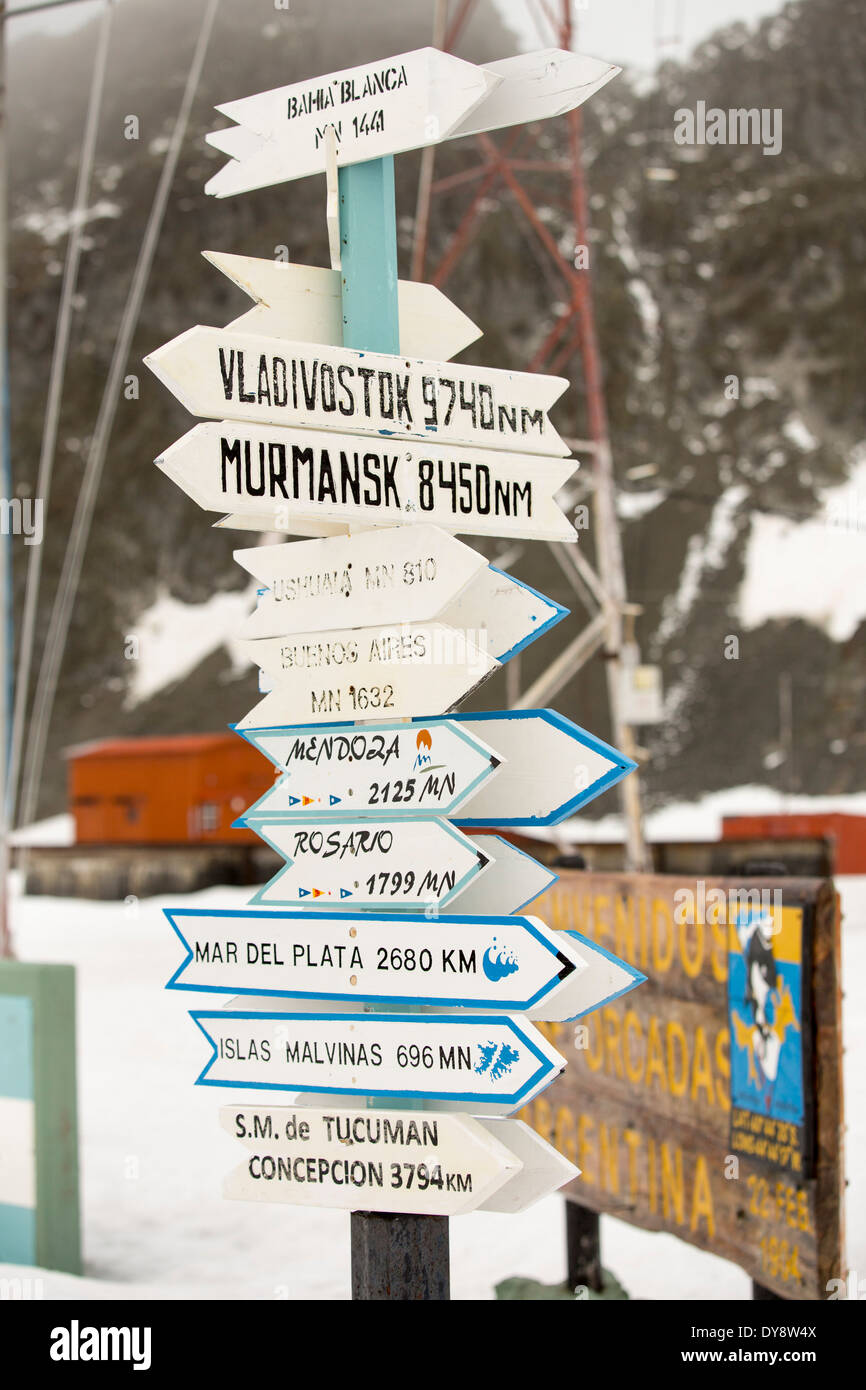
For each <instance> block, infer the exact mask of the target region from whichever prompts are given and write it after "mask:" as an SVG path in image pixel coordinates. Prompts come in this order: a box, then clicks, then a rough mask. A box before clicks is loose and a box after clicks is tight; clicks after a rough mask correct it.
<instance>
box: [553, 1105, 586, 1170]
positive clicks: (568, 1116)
mask: <svg viewBox="0 0 866 1390" xmlns="http://www.w3.org/2000/svg"><path fill="white" fill-rule="evenodd" d="M553 1147H554V1148H555V1149H558V1150H559V1152H560V1153H561V1154H565V1157H566V1158H568V1159H570V1160H571V1162H572V1163H577V1158H576V1154H577V1145H576V1143H575V1140H574V1115H573V1114H572V1112H571V1111H570V1110H569V1108H568V1106H567V1105H560V1106H559V1108H558V1109H557V1112H556V1123H555V1125H554V1127H553ZM577 1166H578V1167H580V1164H579V1163H578V1165H577Z"/></svg>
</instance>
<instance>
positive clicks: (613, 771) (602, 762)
mask: <svg viewBox="0 0 866 1390" xmlns="http://www.w3.org/2000/svg"><path fill="white" fill-rule="evenodd" d="M461 722H462V723H463V724H464V727H465V728H467V729H469V730H470V731H471V732H472V733H473V734H475V735H476V737H478V738H483V739H484V740H485V742H489V743H490V746H491V748H493V749H495V751H496V753H497V755H499V756H501V757H502V759H503V766H502V768H501V771H500V772H499V773H498V774H497V778H496V783H495V786H494V783H493V782H491V783H490V786H489V788H487V787H483V786H482V787H479V789H478V792H477V793H476V795H475V796H474V797H473V798H472V801H471V804H467V805H465V806H464V807H463V809H462V810H461V813H460V823H461V824H462V825H484V826H487V825H496V826H499V825H558V824H559V823H560V821H563V820H567V819H568V817H569V816H573V815H574V814H575V812H576V811H577V810H578V809H579V808H580V807H581V806H585V805H586V803H587V802H588V801H592V800H593V799H594V798H595V797H597V796H599V795H600V794H601V793H602V792H603V791H607V789H608V788H609V787H612V786H614V785H615V784H616V783H617V782H619V781H621V780H622V778H623V777H625V776H626V774H627V773H629V772H630V771H631V770H632V768H633V767H634V766H635V764H634V763H633V762H632V760H631V758H627V757H626V756H625V754H624V753H619V752H617V750H616V749H615V748H612V747H611V745H610V744H608V743H605V742H603V740H602V739H600V738H596V737H595V735H594V734H590V733H587V731H586V729H581V728H580V727H579V726H578V725H577V724H573V723H572V722H571V720H570V719H566V718H565V717H564V715H561V714H558V713H557V712H556V710H550V709H543V710H509V711H508V712H507V713H500V714H497V713H490V714H466V715H461Z"/></svg>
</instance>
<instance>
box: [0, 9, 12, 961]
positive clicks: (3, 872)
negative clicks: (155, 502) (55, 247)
mask: <svg viewBox="0 0 866 1390" xmlns="http://www.w3.org/2000/svg"><path fill="white" fill-rule="evenodd" d="M6 213H7V208H6V3H5V0H0V454H2V462H0V469H2V489H3V495H4V497H11V496H12V477H11V471H12V470H11V466H10V457H9V363H8V354H7V350H6V280H7V265H6V260H7V249H6V242H7V230H6V227H7V220H6ZM11 590H12V536H11V534H10V533H9V532H7V533H6V534H5V535H2V536H0V957H4V956H11V955H12V936H11V930H10V927H9V898H8V886H9V714H10V710H11V699H10V695H11V681H12V656H13V646H12V621H11V614H12V592H11Z"/></svg>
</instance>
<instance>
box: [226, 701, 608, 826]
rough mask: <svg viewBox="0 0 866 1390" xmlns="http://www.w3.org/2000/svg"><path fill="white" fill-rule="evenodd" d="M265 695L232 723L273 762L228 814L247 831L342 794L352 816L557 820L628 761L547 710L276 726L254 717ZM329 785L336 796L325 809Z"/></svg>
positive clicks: (340, 809) (475, 821)
mask: <svg viewBox="0 0 866 1390" xmlns="http://www.w3.org/2000/svg"><path fill="white" fill-rule="evenodd" d="M270 698H271V697H270V696H267V697H266V699H265V700H263V701H262V703H261V704H260V705H259V706H258V707H257V709H256V710H253V711H252V713H251V714H249V715H247V718H246V720H244V721H243V722H242V723H241V724H239V725H237V726H236V727H237V731H238V733H240V734H242V735H243V737H244V738H246V739H247V740H248V741H249V742H250V743H252V744H253V746H254V747H255V748H258V750H259V752H260V753H264V755H265V757H267V758H270V760H271V762H272V763H274V765H275V766H276V767H278V768H282V769H284V770H285V771H284V775H283V776H282V777H280V778H279V779H278V780H277V781H276V782H274V785H273V786H272V787H269V788H268V790H267V791H266V792H265V794H264V796H262V797H260V798H259V800H258V801H257V802H256V803H255V804H254V805H253V806H251V807H250V809H249V810H248V811H246V812H245V813H244V815H243V816H241V817H240V819H239V821H238V822H237V823H238V824H239V825H251V826H253V828H255V827H256V826H257V825H258V824H259V822H261V821H269V820H276V819H279V820H303V819H304V818H305V817H307V816H309V815H311V814H317V815H319V814H325V813H327V812H329V811H331V810H333V812H334V814H335V815H341V814H342V815H345V813H346V812H345V805H346V800H347V799H348V798H349V797H351V803H350V804H351V808H352V812H353V814H354V815H369V814H375V815H381V814H383V813H384V812H385V811H387V814H388V816H389V817H393V816H401V815H407V814H408V815H411V814H415V815H417V814H418V812H419V811H428V812H431V813H436V814H438V815H443V816H451V817H452V818H456V819H458V820H459V821H460V824H461V825H468V826H496V825H514V826H518V825H558V824H559V823H560V822H561V821H563V820H566V819H567V818H568V817H569V816H573V815H574V814H575V813H576V812H577V811H578V810H579V809H580V807H581V806H585V805H586V804H587V802H589V801H592V800H593V799H594V797H596V796H599V795H600V794H601V793H602V792H603V791H607V789H608V788H609V787H612V786H615V784H616V783H617V782H619V781H620V780H621V779H622V778H623V777H625V776H626V774H627V773H628V772H630V771H631V769H632V768H633V767H634V763H633V762H632V760H631V759H630V758H627V757H626V756H625V754H623V753H619V752H617V750H616V749H615V748H612V747H611V746H610V744H607V743H605V742H604V741H603V740H602V739H600V738H596V737H595V735H594V734H590V733H587V731H586V729H581V728H580V727H579V726H578V725H577V724H573V723H572V721H571V720H570V719H566V718H565V717H564V715H561V714H557V713H556V711H555V710H508V711H506V710H502V711H499V712H492V713H490V714H462V715H461V716H460V718H459V720H455V719H440V718H433V719H423V720H422V719H419V718H417V717H416V718H415V719H414V720H413V722H412V724H410V725H406V724H386V723H378V724H369V725H364V727H363V728H360V729H347V728H345V727H342V728H340V727H339V726H336V725H332V726H329V727H307V728H283V727H279V726H276V721H274V724H272V725H270V726H266V725H265V723H264V721H259V722H258V723H257V721H256V718H255V716H256V715H258V714H259V713H260V712H262V713H264V712H265V710H264V706H266V705H267V701H268V700H269V699H270ZM461 734H462V735H464V736H468V737H470V738H472V739H475V740H478V741H479V742H481V741H482V740H483V745H484V747H485V748H486V750H487V751H488V753H489V755H490V757H492V758H493V759H494V760H495V761H496V766H495V767H494V766H493V763H492V762H488V763H487V764H486V765H485V766H484V768H483V771H482V766H481V757H482V755H481V753H480V752H478V751H477V750H476V753H475V755H474V756H473V755H470V754H468V753H467V751H466V748H465V746H464V745H463V744H462V742H461V741H460V735H461ZM355 739H357V742H356V743H354V744H353V740H355ZM353 747H354V749H355V750H356V752H353ZM477 775H480V777H481V780H480V781H476V780H475V778H476V776H477ZM332 786H333V788H334V794H335V795H337V796H339V797H340V801H339V802H336V803H335V804H334V806H333V807H331V806H330V805H329V804H328V797H329V795H330V788H331V787H332Z"/></svg>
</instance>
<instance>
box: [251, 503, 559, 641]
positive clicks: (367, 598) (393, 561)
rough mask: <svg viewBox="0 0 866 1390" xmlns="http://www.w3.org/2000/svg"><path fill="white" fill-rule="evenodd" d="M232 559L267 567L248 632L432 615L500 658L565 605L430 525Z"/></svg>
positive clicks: (548, 624)
mask: <svg viewBox="0 0 866 1390" xmlns="http://www.w3.org/2000/svg"><path fill="white" fill-rule="evenodd" d="M418 532H421V533H423V534H422V535H421V536H420V537H419V536H418ZM452 547H453V551H452ZM235 559H236V560H237V561H238V562H239V563H240V564H242V565H243V566H244V568H245V569H248V570H250V571H251V572H252V573H253V574H255V575H256V577H257V578H259V577H261V576H262V575H266V576H267V579H266V580H264V581H263V582H268V588H269V593H267V594H263V595H262V596H261V597H260V600H259V603H258V606H257V607H256V609H255V612H253V613H252V614H251V615H250V617H249V618H248V619H247V622H246V624H245V625H244V628H243V629H242V633H241V635H242V636H244V637H249V638H254V639H259V638H278V637H284V636H287V635H288V634H290V633H297V632H304V631H310V630H311V629H314V630H315V631H316V632H327V631H329V630H331V629H334V628H348V627H353V628H354V627H358V628H373V627H374V626H377V625H384V626H388V625H392V624H401V625H402V624H404V623H406V622H425V621H427V620H429V619H432V618H437V617H438V618H439V620H440V621H441V622H442V623H444V624H445V626H446V627H450V628H455V629H459V630H460V631H462V632H465V634H466V636H467V638H468V639H469V640H470V641H471V642H472V643H473V645H474V646H475V647H477V648H482V649H483V650H484V651H486V652H488V653H489V654H490V656H492V657H493V658H494V660H496V661H499V662H500V663H504V662H506V661H509V660H510V659H511V657H513V656H516V655H517V653H518V652H520V651H523V649H524V648H525V647H527V646H529V644H530V643H531V642H534V641H536V640H537V638H539V637H541V636H543V634H544V633H546V632H549V631H550V629H551V628H552V627H554V626H555V625H556V624H557V623H558V622H561V621H562V619H563V618H564V617H566V616H567V613H568V610H567V609H566V608H562V607H561V606H560V605H559V604H558V603H554V602H553V601H552V600H551V599H548V598H545V597H544V595H543V594H539V593H537V592H536V590H535V589H531V588H530V587H529V585H528V584H523V583H521V581H520V580H519V579H514V578H512V576H511V575H508V574H504V573H503V572H502V571H501V570H498V569H496V568H495V567H494V566H488V565H487V564H486V562H485V560H484V557H483V556H482V555H478V554H477V553H476V552H475V551H473V550H470V549H469V547H468V546H464V545H462V543H461V542H459V541H456V540H455V539H454V538H453V537H452V536H449V535H447V533H446V532H444V531H440V530H438V528H436V527H434V526H418V527H416V526H407V527H394V528H393V529H391V530H389V531H386V532H384V533H382V534H377V533H376V532H364V533H362V534H361V535H358V536H351V537H342V536H334V537H331V538H330V539H328V540H319V541H301V542H296V543H295V544H294V545H270V546H255V547H253V548H252V549H250V550H237V551H235ZM467 576H468V578H467Z"/></svg>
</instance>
